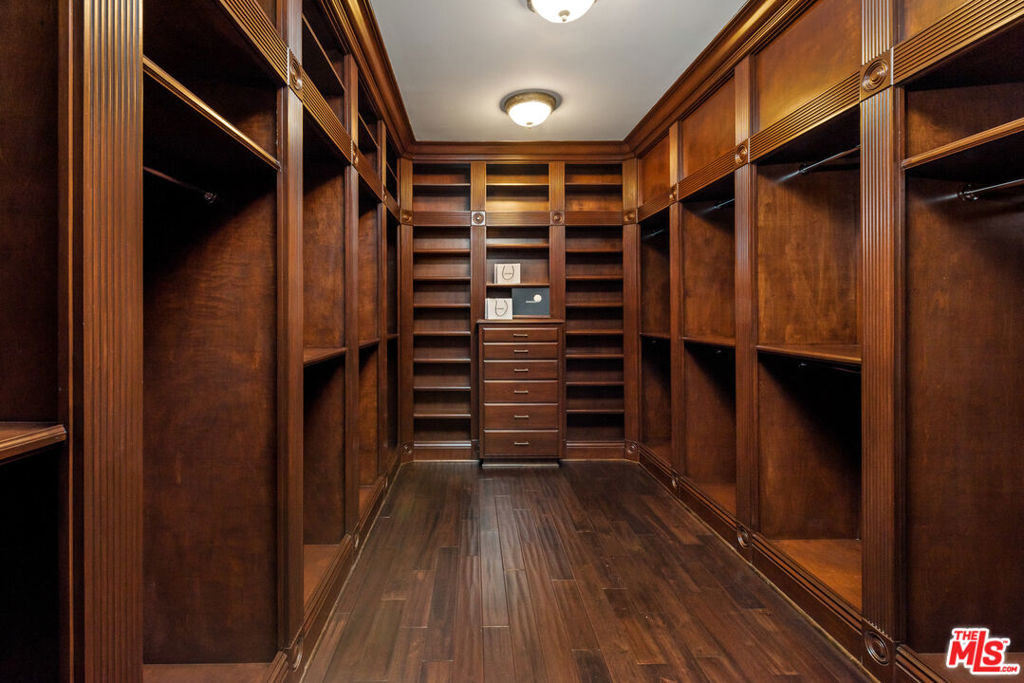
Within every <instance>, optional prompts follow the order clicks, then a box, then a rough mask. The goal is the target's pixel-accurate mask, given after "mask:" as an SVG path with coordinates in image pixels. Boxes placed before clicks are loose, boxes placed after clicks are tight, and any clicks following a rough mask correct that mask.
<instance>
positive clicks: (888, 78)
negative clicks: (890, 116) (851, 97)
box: [860, 50, 892, 100]
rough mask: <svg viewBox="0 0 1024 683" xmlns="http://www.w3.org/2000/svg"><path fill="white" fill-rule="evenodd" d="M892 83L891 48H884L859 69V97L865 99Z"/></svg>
mask: <svg viewBox="0 0 1024 683" xmlns="http://www.w3.org/2000/svg"><path fill="white" fill-rule="evenodd" d="M891 85H892V50H886V51H885V52H883V53H882V54H881V55H879V56H878V57H875V58H874V59H872V60H871V61H869V62H868V63H867V64H865V65H864V66H863V67H861V70H860V99H862V100H866V99H867V98H869V97H871V96H872V95H874V94H876V93H879V92H881V91H883V90H885V89H886V88H888V87H890V86H891Z"/></svg>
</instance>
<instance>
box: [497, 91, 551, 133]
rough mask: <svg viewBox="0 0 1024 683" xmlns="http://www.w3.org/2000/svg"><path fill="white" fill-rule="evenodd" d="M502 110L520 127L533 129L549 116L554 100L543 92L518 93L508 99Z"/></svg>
mask: <svg viewBox="0 0 1024 683" xmlns="http://www.w3.org/2000/svg"><path fill="white" fill-rule="evenodd" d="M502 108H503V109H504V110H505V113H506V114H508V115H509V118H511V119H512V120H513V121H515V122H516V123H517V124H519V125H520V126H523V127H524V128H533V127H534V126H539V125H540V124H542V123H544V122H545V121H547V118H548V117H549V116H551V112H552V111H554V109H555V98H554V97H553V96H551V95H549V94H548V93H543V92H528V93H520V94H518V95H512V96H510V97H508V98H507V99H506V100H505V102H504V103H503V105H502Z"/></svg>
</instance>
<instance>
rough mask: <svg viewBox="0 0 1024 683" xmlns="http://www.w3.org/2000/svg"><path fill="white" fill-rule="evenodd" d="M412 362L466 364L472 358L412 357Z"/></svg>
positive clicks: (471, 360)
mask: <svg viewBox="0 0 1024 683" xmlns="http://www.w3.org/2000/svg"><path fill="white" fill-rule="evenodd" d="M412 362H413V363H421V364H426V363H430V364H431V365H466V364H469V363H472V362H473V359H472V358H413V359H412Z"/></svg>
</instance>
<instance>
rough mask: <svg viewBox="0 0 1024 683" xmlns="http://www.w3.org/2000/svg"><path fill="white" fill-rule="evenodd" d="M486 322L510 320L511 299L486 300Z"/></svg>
mask: <svg viewBox="0 0 1024 683" xmlns="http://www.w3.org/2000/svg"><path fill="white" fill-rule="evenodd" d="M487 319H488V320H511V319H512V299H487Z"/></svg>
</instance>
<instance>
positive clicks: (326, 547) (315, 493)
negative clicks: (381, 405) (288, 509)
mask: <svg viewBox="0 0 1024 683" xmlns="http://www.w3.org/2000/svg"><path fill="white" fill-rule="evenodd" d="M345 362H346V359H345V358H344V357H339V358H334V359H329V360H327V361H325V362H323V363H317V364H315V365H310V366H307V367H306V370H305V373H304V375H303V406H304V408H303V414H304V419H303V425H304V426H303V457H302V481H303V486H302V498H303V502H302V516H303V535H302V543H303V551H304V552H303V602H304V603H305V604H309V600H310V598H311V597H312V595H313V593H314V592H315V591H316V589H317V588H318V586H319V585H320V583H321V581H322V579H323V578H324V576H325V574H326V572H327V570H328V569H329V568H330V565H331V562H332V561H333V560H334V557H335V555H337V552H338V543H339V542H340V541H341V540H342V538H343V537H344V535H345V532H346V529H345V444H346V432H345V375H346V373H345Z"/></svg>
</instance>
